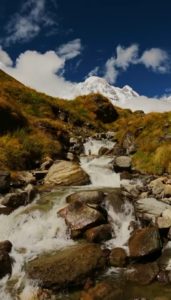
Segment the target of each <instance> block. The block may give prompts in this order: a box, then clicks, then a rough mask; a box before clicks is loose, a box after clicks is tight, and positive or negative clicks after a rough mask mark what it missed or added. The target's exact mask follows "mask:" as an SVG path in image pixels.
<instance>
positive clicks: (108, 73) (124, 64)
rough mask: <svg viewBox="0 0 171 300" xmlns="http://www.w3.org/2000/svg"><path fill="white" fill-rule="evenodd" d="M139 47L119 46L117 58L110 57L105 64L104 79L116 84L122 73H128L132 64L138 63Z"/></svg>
mask: <svg viewBox="0 0 171 300" xmlns="http://www.w3.org/2000/svg"><path fill="white" fill-rule="evenodd" d="M138 50H139V47H138V45H136V44H133V45H131V46H130V47H127V48H124V47H122V46H120V45H119V46H117V48H116V56H112V57H110V58H109V59H108V60H107V62H106V63H105V71H104V78H105V79H106V80H107V81H108V82H110V83H115V82H116V80H117V77H118V75H119V73H120V72H121V71H126V70H127V69H128V67H129V66H130V65H131V64H135V63H137V57H138Z"/></svg>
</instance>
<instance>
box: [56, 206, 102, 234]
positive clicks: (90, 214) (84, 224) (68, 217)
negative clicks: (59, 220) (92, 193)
mask: <svg viewBox="0 0 171 300" xmlns="http://www.w3.org/2000/svg"><path fill="white" fill-rule="evenodd" d="M58 215H59V216H61V217H63V218H64V219H65V222H66V224H67V225H68V227H69V229H70V231H71V237H73V238H76V237H78V236H80V234H81V233H82V232H84V231H85V230H86V229H88V228H91V227H93V226H95V225H98V224H100V223H103V222H104V217H103V215H102V214H101V213H100V212H99V211H98V210H96V209H94V208H91V207H89V206H88V205H86V204H84V203H83V202H81V201H75V202H73V203H70V204H68V205H67V206H66V207H64V208H62V209H61V210H60V211H59V212H58Z"/></svg>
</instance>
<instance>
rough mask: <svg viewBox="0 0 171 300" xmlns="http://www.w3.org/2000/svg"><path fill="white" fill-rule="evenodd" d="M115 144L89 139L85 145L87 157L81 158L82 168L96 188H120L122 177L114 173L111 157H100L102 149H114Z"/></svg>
mask: <svg viewBox="0 0 171 300" xmlns="http://www.w3.org/2000/svg"><path fill="white" fill-rule="evenodd" d="M113 146H114V142H111V141H108V140H105V139H104V140H94V139H88V140H87V142H86V143H85V144H84V153H85V156H82V157H81V158H80V162H81V167H82V168H83V169H84V171H85V172H86V173H88V174H89V176H90V179H91V183H92V186H94V187H119V186H120V175H119V174H117V173H115V172H113V170H112V161H113V157H111V156H106V155H104V156H98V153H99V150H100V148H101V147H105V148H108V149H109V150H110V149H112V148H113Z"/></svg>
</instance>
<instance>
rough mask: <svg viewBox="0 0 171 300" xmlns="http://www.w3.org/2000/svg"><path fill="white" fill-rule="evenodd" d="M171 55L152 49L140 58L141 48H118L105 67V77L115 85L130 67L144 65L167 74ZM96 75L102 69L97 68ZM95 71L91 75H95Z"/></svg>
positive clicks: (136, 46) (132, 46)
mask: <svg viewBox="0 0 171 300" xmlns="http://www.w3.org/2000/svg"><path fill="white" fill-rule="evenodd" d="M169 59H170V58H169V55H168V53H167V52H166V51H164V50H162V49H159V48H151V49H149V50H146V51H144V52H143V54H142V56H141V57H140V56H139V46H138V45H137V44H132V45H131V46H129V47H127V48H125V47H122V46H120V45H119V46H117V47H116V55H114V56H112V57H110V58H109V59H108V60H107V61H106V63H105V65H104V67H103V77H104V78H105V79H106V80H107V81H108V82H109V83H112V84H114V83H115V82H116V80H117V78H118V76H119V75H120V73H122V72H123V71H126V70H127V69H128V68H129V67H130V65H137V64H143V65H144V66H145V67H146V68H150V69H151V70H152V71H153V72H158V73H163V74H164V73H167V72H169V71H170V62H169ZM95 71H96V75H98V72H101V69H100V68H98V67H96V69H95ZM93 73H94V70H92V71H90V73H89V74H93Z"/></svg>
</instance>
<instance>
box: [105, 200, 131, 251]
mask: <svg viewBox="0 0 171 300" xmlns="http://www.w3.org/2000/svg"><path fill="white" fill-rule="evenodd" d="M106 208H107V212H108V216H109V220H110V222H111V225H112V230H113V233H114V237H113V238H112V239H111V240H109V241H107V242H106V243H105V245H107V247H109V248H114V247H122V248H125V250H127V252H128V247H127V246H126V243H127V242H128V239H129V237H130V234H131V231H132V228H131V226H130V224H131V222H132V221H135V215H134V208H133V205H132V204H131V203H130V202H128V201H125V203H124V204H123V207H122V212H119V213H116V212H115V211H114V209H113V207H112V205H111V204H110V203H107V204H106Z"/></svg>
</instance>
